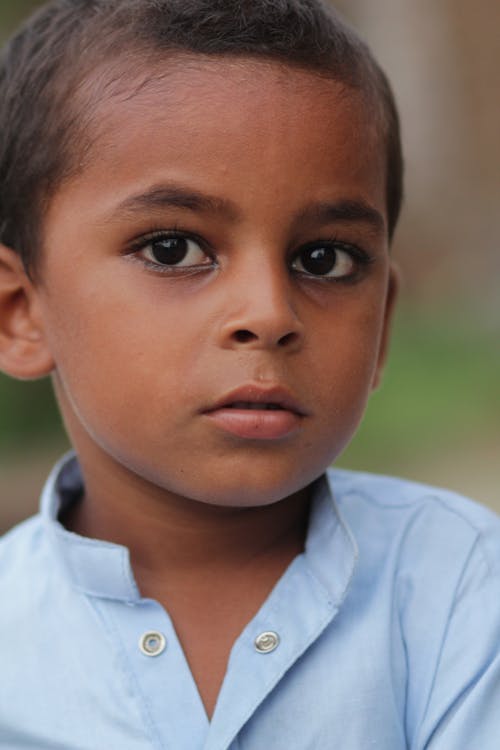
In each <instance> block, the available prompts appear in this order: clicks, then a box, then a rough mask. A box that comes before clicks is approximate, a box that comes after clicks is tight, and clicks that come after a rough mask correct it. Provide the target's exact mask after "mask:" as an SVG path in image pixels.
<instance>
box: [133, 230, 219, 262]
mask: <svg viewBox="0 0 500 750" xmlns="http://www.w3.org/2000/svg"><path fill="white" fill-rule="evenodd" d="M141 253H142V255H143V257H144V258H145V260H148V261H150V262H151V263H155V264H156V265H158V266H163V267H171V268H189V267H190V266H201V265H206V264H207V263H210V262H211V260H210V258H209V257H208V256H207V254H206V252H205V251H204V250H202V248H201V247H200V245H199V243H198V242H196V240H193V239H191V238H189V237H183V236H175V235H173V236H170V237H169V236H168V235H166V236H164V237H158V238H155V239H152V240H150V241H149V242H148V244H147V245H145V246H144V247H143V249H142V251H141Z"/></svg>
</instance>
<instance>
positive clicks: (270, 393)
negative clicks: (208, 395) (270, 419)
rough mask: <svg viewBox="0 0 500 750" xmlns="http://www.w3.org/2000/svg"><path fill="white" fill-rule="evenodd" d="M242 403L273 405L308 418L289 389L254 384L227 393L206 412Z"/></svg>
mask: <svg viewBox="0 0 500 750" xmlns="http://www.w3.org/2000/svg"><path fill="white" fill-rule="evenodd" d="M241 402H245V403H251V404H262V405H264V404H273V405H274V406H278V407H280V408H281V409H285V410H287V411H291V412H294V413H295V414H298V415H299V416H301V417H305V416H307V411H306V410H305V409H304V407H303V406H302V405H301V404H300V403H299V401H298V400H297V399H296V398H295V396H293V395H292V393H291V392H290V391H289V390H288V389H287V388H284V387H283V386H280V385H272V386H262V385H257V384H252V383H249V384H247V385H243V386H240V387H239V388H235V389H234V390H233V391H230V392H229V393H226V394H225V395H224V396H222V397H221V398H220V399H218V400H217V401H216V402H215V403H214V404H213V405H211V406H210V407H209V408H208V409H206V410H205V412H211V411H217V409H224V408H229V407H230V406H233V405H234V404H236V403H241Z"/></svg>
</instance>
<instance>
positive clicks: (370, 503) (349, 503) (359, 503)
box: [328, 469, 500, 575]
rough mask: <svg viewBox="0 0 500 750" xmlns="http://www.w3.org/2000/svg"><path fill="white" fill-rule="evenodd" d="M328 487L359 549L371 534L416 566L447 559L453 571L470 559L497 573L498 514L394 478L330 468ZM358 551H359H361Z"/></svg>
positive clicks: (499, 549)
mask: <svg viewBox="0 0 500 750" xmlns="http://www.w3.org/2000/svg"><path fill="white" fill-rule="evenodd" d="M328 480H329V483H330V487H331V490H332V493H333V496H334V498H335V501H336V503H337V506H338V509H339V513H340V515H341V517H343V518H344V520H345V521H346V523H347V525H348V526H349V528H350V529H351V531H352V533H353V535H354V537H355V539H356V540H357V542H358V544H359V545H360V546H361V547H363V546H365V547H366V545H367V544H368V545H369V544H370V542H373V537H374V534H375V535H376V536H377V539H378V540H379V542H381V541H382V540H383V542H384V543H385V553H386V554H387V552H388V551H389V550H390V549H392V550H394V549H395V548H397V549H398V559H399V563H400V564H401V565H402V564H403V561H404V560H408V559H410V560H411V561H412V564H413V565H414V566H415V567H416V568H421V566H422V565H424V558H425V559H426V560H427V563H428V564H431V565H432V564H433V565H434V566H435V567H436V566H437V565H439V567H440V569H441V570H442V571H443V572H444V569H445V568H446V567H447V566H446V562H447V561H449V563H450V567H453V568H454V569H455V570H456V569H457V568H460V567H461V566H463V565H465V564H467V562H468V561H470V558H471V557H473V558H475V559H477V560H478V561H481V562H482V565H483V567H484V568H485V569H486V570H487V571H489V572H493V571H494V572H496V573H497V574H499V575H500V518H499V517H498V516H497V515H496V514H495V513H493V512H492V511H490V510H488V509H487V508H485V507H484V506H482V505H480V504H479V503H476V502H474V501H473V500H471V499H469V498H466V497H463V496H462V495H459V494H457V493H455V492H452V491H449V490H445V489H441V488H437V487H432V486H429V485H426V484H420V483H418V482H413V481H409V480H405V479H400V478H396V477H389V476H381V475H375V474H368V473H362V472H352V471H345V470H339V469H332V470H330V471H329V472H328ZM361 552H362V550H361Z"/></svg>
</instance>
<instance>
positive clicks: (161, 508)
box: [63, 463, 310, 580]
mask: <svg viewBox="0 0 500 750" xmlns="http://www.w3.org/2000/svg"><path fill="white" fill-rule="evenodd" d="M82 470H83V475H84V479H85V496H84V498H83V500H82V502H80V503H78V504H77V505H76V506H74V507H73V508H72V509H70V510H69V512H68V513H67V514H66V515H65V517H64V519H63V522H64V524H65V525H66V527H67V528H69V529H70V530H71V531H74V532H76V533H78V534H80V535H82V536H87V537H91V538H94V539H102V540H105V541H110V542H113V543H116V544H121V545H123V546H125V547H127V548H128V549H129V550H130V556H131V561H132V566H133V568H134V571H135V573H136V575H138V578H143V577H144V578H148V579H150V580H154V579H158V580H161V579H162V578H163V577H164V576H165V575H168V577H169V578H172V577H173V576H175V577H176V578H177V579H179V578H182V577H184V576H186V577H190V576H192V574H193V572H194V571H200V570H202V571H204V573H206V574H207V575H209V574H210V573H213V574H214V575H217V573H218V572H219V571H220V572H221V571H222V570H224V572H225V574H226V572H227V571H228V570H230V571H232V572H233V573H234V574H235V575H237V574H238V573H239V572H241V571H242V570H244V569H245V568H247V566H250V565H252V566H258V565H259V563H260V562H262V563H263V564H269V562H270V560H274V559H276V558H278V557H279V558H281V559H288V560H291V559H293V557H294V556H295V555H296V554H299V553H300V552H301V551H302V550H303V546H304V539H305V533H306V527H307V518H308V511H309V502H308V499H309V495H310V488H306V489H304V490H301V491H300V492H298V493H296V494H294V495H291V496H289V497H287V498H284V499H283V500H281V501H278V502H276V503H273V504H271V505H265V506H262V507H252V508H238V507H220V506H214V505H210V504H208V503H202V502H197V501H193V500H190V499H187V498H181V497H179V496H177V495H175V494H173V493H170V492H167V491H165V490H159V489H158V488H152V487H150V486H149V485H147V484H146V483H144V482H142V480H140V479H139V478H137V477H135V476H130V475H128V476H127V477H122V478H121V479H123V480H125V481H120V477H119V476H117V475H116V474H113V473H112V472H107V471H106V472H102V474H101V475H100V476H96V475H95V473H94V472H92V471H89V470H88V468H87V470H86V467H85V465H84V463H83V464H82ZM266 561H267V562H266Z"/></svg>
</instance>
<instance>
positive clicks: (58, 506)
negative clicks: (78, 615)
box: [40, 453, 140, 602]
mask: <svg viewBox="0 0 500 750" xmlns="http://www.w3.org/2000/svg"><path fill="white" fill-rule="evenodd" d="M82 492H83V479H82V475H81V471H80V467H79V465H78V461H77V459H76V456H75V455H74V453H70V454H68V455H66V456H64V457H63V458H62V459H61V460H60V461H59V463H57V464H56V466H55V467H54V469H53V470H52V473H51V474H50V476H49V478H48V480H47V483H46V485H45V488H44V490H43V493H42V498H41V507H40V510H41V515H42V519H43V522H44V524H45V527H46V529H47V532H48V534H49V536H50V540H51V542H52V546H53V549H54V551H55V553H56V556H57V558H58V560H59V562H60V563H61V564H62V566H63V569H64V570H65V572H66V574H67V576H68V577H69V580H70V581H71V583H72V584H73V586H74V587H75V588H77V589H79V590H80V591H82V592H83V593H85V594H89V595H91V596H98V597H102V598H107V599H120V600H123V601H127V602H134V601H137V600H138V599H140V594H139V589H138V588H137V584H136V582H135V580H134V576H133V573H132V567H131V565H130V555H129V551H128V549H127V548H126V547H122V546H120V545H118V544H112V543H110V542H103V541H100V540H97V539H89V538H87V537H82V536H79V535H78V534H73V533H72V532H70V531H67V530H66V529H65V528H64V526H63V525H62V524H61V523H60V521H59V514H60V513H61V511H62V510H64V509H65V508H67V507H68V506H69V505H71V503H73V502H75V501H76V500H77V499H78V498H79V497H81V495H82Z"/></svg>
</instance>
